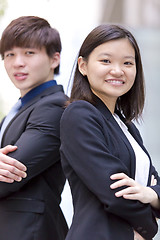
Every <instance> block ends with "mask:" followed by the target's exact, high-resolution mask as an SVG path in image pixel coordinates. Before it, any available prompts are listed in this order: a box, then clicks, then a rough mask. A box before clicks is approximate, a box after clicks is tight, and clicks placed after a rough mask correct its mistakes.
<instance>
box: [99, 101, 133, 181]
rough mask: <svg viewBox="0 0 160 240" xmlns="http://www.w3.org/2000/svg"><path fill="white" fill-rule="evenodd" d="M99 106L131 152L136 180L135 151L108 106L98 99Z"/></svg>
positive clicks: (106, 119)
mask: <svg viewBox="0 0 160 240" xmlns="http://www.w3.org/2000/svg"><path fill="white" fill-rule="evenodd" d="M96 102H97V104H96V108H97V109H98V110H99V111H100V112H101V114H102V115H103V117H104V119H105V121H107V122H108V121H109V122H110V123H111V125H112V127H113V128H114V129H115V131H116V134H118V135H119V137H120V138H121V139H122V141H123V142H124V143H125V145H126V147H127V148H128V150H129V152H130V156H131V157H130V161H131V170H130V172H131V177H132V178H135V169H136V165H135V163H136V161H135V153H134V150H133V148H132V146H131V144H130V142H129V140H128V138H127V137H126V136H125V134H124V132H123V131H122V129H121V128H120V126H119V125H118V123H117V121H116V120H115V119H114V117H113V115H112V113H111V112H110V111H109V109H108V108H107V106H106V105H105V104H104V103H103V102H102V101H101V100H100V99H99V98H97V100H96Z"/></svg>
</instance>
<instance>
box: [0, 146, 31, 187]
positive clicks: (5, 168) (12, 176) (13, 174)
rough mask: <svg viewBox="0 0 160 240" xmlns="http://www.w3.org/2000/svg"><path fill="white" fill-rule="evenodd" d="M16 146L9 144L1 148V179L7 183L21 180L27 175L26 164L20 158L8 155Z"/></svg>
mask: <svg viewBox="0 0 160 240" xmlns="http://www.w3.org/2000/svg"><path fill="white" fill-rule="evenodd" d="M16 150H17V147H16V146H11V145H7V146H6V147H4V148H1V149H0V181H1V182H6V183H13V182H14V181H17V182H20V181H21V180H22V178H25V177H26V176H27V174H26V170H27V168H26V166H25V165H23V164H22V163H21V162H19V161H18V160H16V159H14V158H11V157H9V156H7V155H6V154H8V153H9V152H13V151H16Z"/></svg>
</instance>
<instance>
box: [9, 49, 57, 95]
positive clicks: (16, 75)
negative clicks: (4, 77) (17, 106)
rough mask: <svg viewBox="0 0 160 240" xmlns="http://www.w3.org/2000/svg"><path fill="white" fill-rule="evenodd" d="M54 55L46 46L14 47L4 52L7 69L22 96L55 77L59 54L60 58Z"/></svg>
mask: <svg viewBox="0 0 160 240" xmlns="http://www.w3.org/2000/svg"><path fill="white" fill-rule="evenodd" d="M55 54H57V53H55ZM55 54H54V55H55ZM54 55H53V58H50V57H49V56H48V55H47V53H46V50H45V48H44V47H42V48H41V49H37V48H21V47H13V48H12V49H11V50H9V51H6V52H5V53H4V66H5V69H6V71H7V73H8V76H9V78H10V79H11V81H12V82H13V84H14V85H15V87H17V88H18V89H19V90H20V93H21V97H23V96H24V95H25V94H26V93H27V92H29V91H30V90H31V89H32V88H35V87H36V86H38V85H40V84H42V83H44V82H47V81H49V80H52V79H53V74H54V68H55V67H57V66H58V65H59V55H58V58H57V55H56V57H54Z"/></svg>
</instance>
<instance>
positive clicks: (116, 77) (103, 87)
mask: <svg viewBox="0 0 160 240" xmlns="http://www.w3.org/2000/svg"><path fill="white" fill-rule="evenodd" d="M78 64H79V70H80V72H81V73H82V74H83V75H86V76H87V78H88V81H89V84H90V87H91V90H92V91H93V93H94V94H95V95H97V96H98V97H99V98H100V99H101V100H102V101H103V102H104V103H105V104H106V105H107V106H108V107H109V108H110V105H111V110H113V111H114V108H115V104H116V101H117V98H118V97H120V96H122V95H123V94H125V93H126V92H128V91H129V90H130V89H131V87H132V86H133V84H134V81H135V76H136V62H135V51H134V48H133V47H132V45H131V43H130V42H129V40H128V39H125V38H122V39H117V40H111V41H109V42H106V43H103V44H101V45H99V46H98V47H96V48H95V49H94V50H93V51H92V52H91V54H90V55H89V58H88V61H85V60H84V59H83V58H82V57H80V58H79V59H78Z"/></svg>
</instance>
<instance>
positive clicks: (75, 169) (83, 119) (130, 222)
mask: <svg viewBox="0 0 160 240" xmlns="http://www.w3.org/2000/svg"><path fill="white" fill-rule="evenodd" d="M143 107H144V79H143V70H142V63H141V56H140V52H139V48H138V46H137V43H136V40H135V38H134V37H133V35H132V34H131V33H130V32H129V31H128V30H127V29H124V28H123V27H120V26H117V25H100V26H98V27H96V28H95V29H94V30H93V31H91V33H90V34H89V35H88V36H87V38H86V39H85V41H84V42H83V44H82V46H81V49H80V52H79V57H78V62H77V67H76V70H75V75H74V82H73V87H72V91H71V97H70V104H69V106H68V107H67V108H66V110H65V111H64V113H63V115H62V118H61V160H62V165H63V169H64V172H65V175H66V177H67V178H68V180H69V184H70V187H71V191H72V197H73V205H74V216H73V222H72V225H71V228H70V230H69V232H68V235H67V238H66V239H67V240H82V239H84V240H91V239H92V240H111V239H112V240H120V239H123V240H133V239H147V240H149V239H150V240H151V239H152V238H153V237H154V236H155V234H156V232H157V222H156V218H157V217H159V213H160V205H159V197H160V186H159V184H160V179H159V177H158V174H157V172H156V170H155V168H154V167H153V165H152V162H151V159H150V156H149V154H148V152H147V150H146V149H145V147H144V145H143V142H142V138H141V136H140V133H139V131H138V129H137V128H136V127H135V125H134V124H133V123H132V120H133V119H135V120H138V118H139V117H140V116H141V114H142V111H143ZM151 185H152V186H151ZM153 185H154V186H153Z"/></svg>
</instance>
